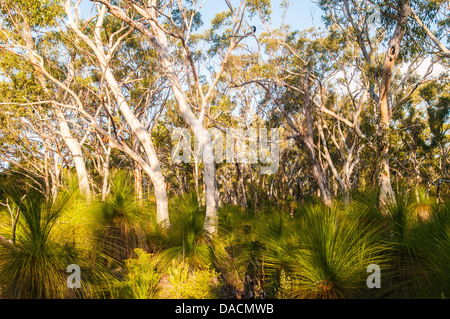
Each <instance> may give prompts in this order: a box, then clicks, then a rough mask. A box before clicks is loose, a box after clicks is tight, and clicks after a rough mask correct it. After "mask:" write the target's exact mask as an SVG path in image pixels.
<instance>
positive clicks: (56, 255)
mask: <svg viewBox="0 0 450 319" xmlns="http://www.w3.org/2000/svg"><path fill="white" fill-rule="evenodd" d="M71 195H72V193H71V192H70V191H68V192H61V193H60V195H59V196H58V197H57V198H56V199H55V200H53V199H49V200H46V199H45V197H43V195H42V194H41V193H39V192H37V191H35V190H32V189H30V190H29V191H28V192H27V194H26V196H25V197H20V196H17V194H14V193H13V194H10V198H11V200H13V201H14V203H15V204H16V205H17V206H18V207H19V209H20V213H21V214H20V219H19V227H18V236H17V243H16V246H15V248H13V249H8V248H5V247H2V248H1V250H0V281H1V282H2V284H3V285H4V287H5V289H4V291H3V294H4V296H6V297H8V298H63V297H67V296H68V290H67V286H66V278H67V274H66V273H65V271H66V267H67V266H68V265H70V264H72V263H75V262H76V259H77V254H76V252H75V249H74V247H72V246H70V245H64V244H63V245H61V244H59V243H58V242H57V241H56V240H55V239H54V238H52V230H53V228H54V226H55V224H56V222H57V220H58V218H59V217H60V216H61V214H62V213H63V211H64V209H65V207H66V205H67V203H68V202H69V201H70V199H71Z"/></svg>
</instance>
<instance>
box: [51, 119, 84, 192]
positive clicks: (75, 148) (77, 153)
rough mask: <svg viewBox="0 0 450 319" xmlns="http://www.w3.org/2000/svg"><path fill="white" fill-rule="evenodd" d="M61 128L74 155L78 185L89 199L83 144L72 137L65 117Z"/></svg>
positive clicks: (60, 123)
mask: <svg viewBox="0 0 450 319" xmlns="http://www.w3.org/2000/svg"><path fill="white" fill-rule="evenodd" d="M59 128H60V132H61V136H62V138H63V140H64V142H65V143H66V145H67V147H68V148H69V150H70V152H71V153H72V156H73V161H74V163H75V170H76V171H77V176H78V185H79V188H80V192H81V194H83V195H84V196H86V198H87V199H88V200H90V198H91V190H90V187H89V174H88V171H87V169H86V164H85V162H84V158H83V153H82V151H81V145H80V143H79V142H78V140H77V139H75V138H73V137H72V134H71V133H70V129H69V125H68V124H67V122H66V121H65V120H64V119H61V120H60V122H59Z"/></svg>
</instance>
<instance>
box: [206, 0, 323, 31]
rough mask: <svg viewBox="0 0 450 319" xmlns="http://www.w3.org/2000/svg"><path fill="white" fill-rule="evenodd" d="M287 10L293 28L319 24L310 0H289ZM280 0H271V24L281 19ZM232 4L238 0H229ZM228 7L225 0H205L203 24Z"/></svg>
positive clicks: (318, 18) (318, 16)
mask: <svg viewBox="0 0 450 319" xmlns="http://www.w3.org/2000/svg"><path fill="white" fill-rule="evenodd" d="M289 2H290V6H289V11H288V14H287V16H286V22H287V23H288V24H289V25H290V26H291V27H292V29H294V30H303V29H308V28H311V27H313V26H314V27H317V28H318V27H319V26H320V25H321V11H320V9H319V8H318V7H317V5H316V4H315V3H313V2H312V1H311V0H290V1H289ZM280 3H281V0H272V24H273V26H274V27H275V26H277V25H279V24H280V23H281V21H282V14H283V12H282V10H281V9H280ZM231 4H232V5H235V4H236V5H237V4H238V1H236V0H235V1H233V0H231ZM226 10H228V7H227V6H226V4H225V0H206V1H205V5H204V6H203V8H202V10H201V13H202V16H203V22H204V24H205V26H207V25H209V21H211V19H212V18H213V17H214V15H215V14H216V13H219V12H222V11H226Z"/></svg>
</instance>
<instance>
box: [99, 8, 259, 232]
mask: <svg viewBox="0 0 450 319" xmlns="http://www.w3.org/2000/svg"><path fill="white" fill-rule="evenodd" d="M95 2H98V3H102V4H103V5H105V6H106V7H107V9H108V11H109V12H110V13H111V14H113V15H114V16H116V17H117V18H118V19H121V20H122V21H124V22H126V23H127V24H128V25H129V26H130V27H132V28H134V29H135V30H137V31H139V32H141V33H142V34H144V35H145V36H146V37H147V38H148V40H149V41H150V43H151V44H152V47H153V49H154V50H155V51H156V53H157V55H158V58H159V61H160V70H161V71H162V72H163V73H164V75H165V76H166V77H167V79H168V80H169V82H170V85H171V89H172V94H173V98H174V99H175V101H176V102H177V105H178V110H179V112H180V115H181V116H182V118H183V120H184V121H185V122H186V124H187V126H188V127H189V128H190V129H191V130H192V131H193V133H194V135H195V137H196V139H197V140H198V141H199V145H200V149H201V154H202V156H201V157H202V160H203V171H204V183H205V188H206V217H205V231H207V232H208V233H209V234H215V233H216V232H217V223H218V216H217V211H218V190H217V182H216V173H215V164H214V154H213V149H212V136H211V134H209V133H208V131H207V127H206V126H205V119H206V115H207V113H208V111H209V108H210V106H211V105H210V103H211V98H212V95H213V94H214V91H215V88H216V85H217V83H218V81H219V79H220V78H221V76H222V74H223V73H224V70H225V66H226V63H227V61H228V60H229V58H230V57H231V56H232V53H233V51H234V49H235V48H236V47H237V46H238V45H239V43H240V42H241V41H242V40H243V39H245V38H246V37H248V36H251V35H252V34H253V32H252V29H251V28H249V27H247V26H246V25H245V24H244V23H243V22H244V14H245V13H246V2H245V1H240V5H239V6H238V7H237V8H233V7H232V6H231V5H230V3H229V2H228V1H226V2H227V4H228V5H229V11H228V12H224V13H219V14H217V16H216V17H217V18H216V20H215V23H213V30H212V32H210V33H209V35H210V36H206V38H205V39H206V41H204V42H203V44H204V45H205V46H206V47H208V46H209V47H210V48H212V49H213V50H215V51H216V57H217V61H213V62H212V63H211V65H209V66H208V65H207V67H212V69H211V72H212V75H211V81H210V82H209V83H206V82H205V81H204V77H203V76H204V74H203V72H204V71H205V69H203V68H202V67H201V64H203V63H205V64H207V63H206V62H207V61H205V60H204V59H201V58H199V57H201V56H202V54H201V49H199V46H200V43H199V40H200V38H201V37H200V34H199V33H195V32H196V31H197V30H198V27H199V25H200V21H201V16H200V9H201V7H202V3H199V2H198V1H191V0H189V1H175V0H167V1H156V0H150V1H147V2H146V3H145V2H141V1H125V2H123V3H120V2H119V3H117V5H115V3H113V2H111V1H109V0H95ZM144 21H145V23H144ZM220 26H225V31H223V32H222V34H219V35H217V33H216V32H214V30H219V27H220ZM202 50H206V48H205V47H203V48H202ZM214 63H217V65H218V67H217V68H215V67H213V64H214Z"/></svg>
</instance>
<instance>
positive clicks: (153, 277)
mask: <svg viewBox="0 0 450 319" xmlns="http://www.w3.org/2000/svg"><path fill="white" fill-rule="evenodd" d="M134 253H135V254H136V258H131V259H127V260H125V268H124V273H125V275H124V279H123V280H120V279H117V278H115V279H113V280H111V281H110V282H109V289H110V291H111V297H112V298H129V299H157V298H158V297H159V295H160V287H159V280H160V275H159V273H158V272H157V269H156V266H157V263H158V257H157V256H155V255H151V254H149V253H146V252H145V251H143V250H142V249H139V248H136V249H135V250H134Z"/></svg>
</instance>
